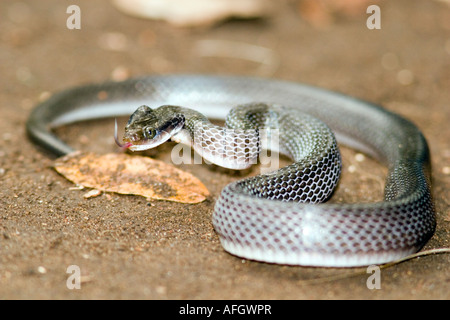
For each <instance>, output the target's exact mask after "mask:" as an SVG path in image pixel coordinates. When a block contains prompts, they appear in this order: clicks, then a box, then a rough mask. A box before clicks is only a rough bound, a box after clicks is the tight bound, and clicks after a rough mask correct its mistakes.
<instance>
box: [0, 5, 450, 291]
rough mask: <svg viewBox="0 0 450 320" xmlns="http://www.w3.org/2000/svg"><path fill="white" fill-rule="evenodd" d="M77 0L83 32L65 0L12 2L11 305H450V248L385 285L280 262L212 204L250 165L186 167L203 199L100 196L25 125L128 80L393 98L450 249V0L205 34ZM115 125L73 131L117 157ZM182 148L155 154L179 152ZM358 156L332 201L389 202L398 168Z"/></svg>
mask: <svg viewBox="0 0 450 320" xmlns="http://www.w3.org/2000/svg"><path fill="white" fill-rule="evenodd" d="M374 2H376V3H378V1H374ZM71 4H77V5H79V6H80V8H81V12H82V22H81V27H82V28H81V30H69V29H67V28H66V19H67V18H68V14H66V8H67V6H68V4H67V3H66V2H62V1H56V0H41V1H31V0H29V1H21V2H18V1H12V0H2V1H1V2H0V39H1V41H0V61H1V64H0V70H1V71H0V114H1V117H0V128H1V130H0V204H1V207H0V299H18V298H25V299H49V298H50V299H93V298H101V299H131V298H146V299H412V298H419V299H449V298H450V293H449V292H450V290H449V289H450V270H449V262H450V255H448V254H440V255H432V256H427V257H422V258H418V259H414V260H410V261H408V262H404V263H402V264H399V265H396V266H393V267H390V268H387V269H382V270H381V289H379V290H369V289H368V288H367V286H366V281H367V279H368V277H369V274H367V273H366V269H365V268H358V269H333V268H331V269H326V268H305V267H289V266H279V265H271V264H265V263H258V262H253V261H246V260H241V259H239V258H237V257H234V256H231V255H229V254H227V253H226V252H224V251H223V249H222V248H221V246H220V243H219V240H218V237H217V235H216V233H215V232H214V230H213V228H212V225H211V212H212V209H213V205H214V202H215V199H216V198H217V196H218V194H219V192H220V190H221V188H222V187H223V186H224V185H225V184H226V183H228V182H230V181H233V180H235V179H238V178H240V177H241V176H242V175H243V174H239V173H229V172H226V171H223V170H219V169H217V168H215V167H211V166H206V165H204V166H200V165H191V166H188V165H186V166H183V167H182V168H183V169H185V170H187V171H189V172H192V173H193V174H195V175H196V176H197V177H198V178H200V179H201V180H202V181H203V182H204V183H205V184H206V185H207V186H208V188H209V190H210V191H211V196H210V197H209V198H208V199H207V200H206V201H205V202H203V203H201V204H197V205H186V204H176V203H170V202H164V201H147V200H145V199H144V198H141V197H136V196H121V195H115V194H104V195H101V196H99V197H97V198H93V199H88V200H86V199H84V198H83V194H84V193H85V192H86V190H82V191H80V190H74V189H73V187H74V186H73V185H72V184H71V183H70V182H68V181H67V180H65V179H64V178H63V177H61V176H60V175H58V174H57V173H56V172H55V171H54V170H53V169H52V168H51V166H52V163H53V161H54V158H53V157H52V156H51V155H49V154H46V153H44V152H42V150H40V149H38V148H36V147H35V146H34V145H32V144H31V143H30V142H29V141H28V140H27V138H26V135H25V130H24V124H25V121H26V118H27V116H28V114H29V112H30V110H31V109H32V107H33V106H34V105H35V104H36V103H37V102H38V101H39V100H40V99H42V98H44V97H46V96H48V95H49V93H52V92H56V91H58V90H61V89H64V88H68V87H71V86H75V85H79V84H84V83H89V82H98V81H103V80H106V79H111V78H116V79H117V78H121V77H124V76H138V75H144V74H166V73H210V74H244V75H253V76H265V77H271V78H280V79H286V80H293V81H298V82H304V83H308V84H311V85H316V86H320V87H324V88H328V89H332V90H335V91H339V92H342V93H346V94H349V95H353V96H356V97H359V98H363V99H366V100H369V101H373V102H375V103H379V104H382V105H383V106H384V107H386V108H387V109H390V110H393V111H396V112H398V113H400V114H402V115H403V116H405V117H407V118H409V119H410V120H412V121H413V122H415V123H416V124H417V125H418V126H419V127H420V129H421V130H422V131H423V132H424V134H425V136H426V138H427V140H428V142H429V145H430V148H431V153H432V164H433V182H434V185H433V195H434V198H435V202H436V209H437V223H438V224H437V230H436V233H435V235H434V236H433V238H432V239H431V240H430V241H429V242H428V243H427V245H426V247H425V249H431V248H440V247H450V235H449V233H450V209H449V203H450V194H449V192H450V191H449V190H450V189H449V186H450V145H449V141H450V130H449V127H448V125H449V120H450V108H449V101H450V90H449V88H450V7H449V6H448V5H447V4H445V3H443V2H439V1H431V0H430V1H425V0H422V1H419V0H402V1H384V2H381V4H380V7H381V17H382V25H381V29H380V30H369V29H368V28H367V27H366V19H367V17H368V15H367V14H366V13H365V9H363V10H362V11H361V12H360V13H357V14H355V15H354V16H352V17H345V16H342V15H338V16H336V19H335V20H334V22H333V23H331V24H329V25H322V26H321V27H314V26H312V25H311V24H309V23H307V22H305V21H304V20H302V19H301V17H300V15H299V11H298V6H297V3H296V2H295V1H279V5H278V6H276V7H275V8H274V10H273V12H272V14H271V16H270V18H268V19H258V20H252V21H227V22H225V23H220V24H218V25H216V26H214V27H210V28H196V29H183V28H176V27H173V26H170V25H169V24H167V23H164V22H158V21H147V20H144V19H136V18H132V17H129V16H126V15H123V14H122V13H120V12H118V11H117V10H116V9H114V8H113V7H112V6H111V5H110V3H109V2H107V1H87V0H84V1H76V0H74V1H72V2H71ZM202 40H222V41H235V42H239V43H242V42H243V43H248V44H253V45H257V46H262V47H266V48H269V49H270V50H271V52H272V54H273V56H272V60H269V62H268V63H267V65H261V64H260V63H257V62H252V61H246V60H243V59H236V58H226V57H225V58H224V57H217V56H216V57H205V56H204V53H205V52H204V51H202V50H203V49H201V46H199V44H201V41H202ZM227 45H228V46H238V45H237V44H236V43H234V44H233V43H228V44H227ZM236 48H238V47H236ZM277 61H278V63H277ZM122 121H124V119H122ZM112 130H113V122H112V120H107V121H106V120H105V121H94V122H89V123H81V124H77V125H71V126H69V127H66V128H63V129H60V130H59V131H58V132H59V134H60V135H61V136H62V137H63V138H64V140H66V141H67V142H68V143H70V144H71V145H73V146H75V147H77V148H79V149H83V150H91V151H97V152H102V153H103V152H114V151H117V149H116V148H115V146H114V142H113V140H112ZM105 133H107V134H105ZM170 150H171V146H170V145H169V146H164V147H162V148H160V149H158V150H156V151H152V152H150V153H149V154H150V155H151V156H154V157H155V158H158V159H163V160H165V161H170ZM343 154H344V166H345V169H344V173H343V178H342V181H341V183H340V185H339V188H338V190H337V191H336V193H335V195H334V198H333V201H335V202H356V201H366V202H370V201H377V200H381V199H382V187H383V180H384V176H385V174H386V170H385V168H384V167H383V166H382V165H380V164H379V163H377V162H376V161H373V160H371V159H369V158H365V159H360V157H358V156H356V154H355V152H353V151H351V150H347V149H344V150H343ZM358 160H362V161H358ZM349 168H351V169H349ZM254 170H257V168H256V169H254ZM246 174H248V173H246ZM71 265H77V266H79V268H80V270H81V275H82V278H81V280H82V283H81V289H79V290H70V289H68V288H67V286H66V280H67V279H68V276H69V274H68V273H66V271H67V268H68V267H69V266H71Z"/></svg>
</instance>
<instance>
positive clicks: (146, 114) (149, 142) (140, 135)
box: [115, 105, 185, 151]
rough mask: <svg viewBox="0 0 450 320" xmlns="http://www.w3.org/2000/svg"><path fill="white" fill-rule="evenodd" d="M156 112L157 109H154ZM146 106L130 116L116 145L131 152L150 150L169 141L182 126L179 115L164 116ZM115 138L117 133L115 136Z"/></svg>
mask: <svg viewBox="0 0 450 320" xmlns="http://www.w3.org/2000/svg"><path fill="white" fill-rule="evenodd" d="M156 110H158V109H156ZM156 110H153V109H151V108H150V107H148V106H145V105H143V106H140V107H139V108H137V109H136V111H135V112H134V113H133V114H132V115H131V116H130V119H129V120H128V123H127V125H126V127H125V133H124V135H123V141H124V142H125V144H123V145H122V144H120V143H119V142H118V141H117V138H116V143H117V144H118V145H119V146H120V147H122V148H126V149H130V150H131V151H143V150H147V149H152V148H155V147H157V146H159V145H160V144H162V143H164V142H166V141H167V140H169V139H170V138H171V137H172V136H173V135H175V134H176V133H178V132H179V131H180V130H181V128H182V127H183V126H184V120H185V119H184V116H183V115H179V114H171V115H170V116H169V115H164V114H162V113H161V112H156ZM115 135H116V136H117V133H116V134H115Z"/></svg>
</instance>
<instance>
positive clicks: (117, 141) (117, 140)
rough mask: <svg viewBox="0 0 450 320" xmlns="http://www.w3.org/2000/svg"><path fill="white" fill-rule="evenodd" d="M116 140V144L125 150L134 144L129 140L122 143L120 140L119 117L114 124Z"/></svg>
mask: <svg viewBox="0 0 450 320" xmlns="http://www.w3.org/2000/svg"><path fill="white" fill-rule="evenodd" d="M114 141H116V144H117V145H118V146H119V147H120V148H122V149H123V150H125V149H128V148H129V147H131V146H132V145H133V144H132V143H131V142H127V143H125V144H122V143H121V142H120V141H119V138H118V137H117V119H115V124H114Z"/></svg>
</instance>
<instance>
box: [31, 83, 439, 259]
mask: <svg viewBox="0 0 450 320" xmlns="http://www.w3.org/2000/svg"><path fill="white" fill-rule="evenodd" d="M255 101H262V102H264V103H255ZM144 104H145V105H152V106H154V105H166V106H165V107H161V108H159V109H155V110H151V109H149V108H147V107H141V108H139V109H140V110H138V111H136V112H134V111H135V109H136V107H137V106H138V105H144ZM236 105H239V107H237V108H234V109H232V107H233V106H236ZM178 106H183V107H178ZM184 107H187V108H189V109H185V108H184ZM191 109H194V111H192V110H191ZM230 110H231V111H230ZM133 112H134V113H133ZM131 113H133V116H132V117H131V118H130V121H129V124H128V126H127V131H126V133H125V141H128V142H127V146H128V147H130V149H135V150H141V149H145V148H147V147H150V146H153V145H157V144H160V143H162V142H164V141H166V140H168V139H169V138H170V139H173V140H175V141H180V142H183V143H187V144H190V145H192V146H193V147H194V148H195V149H196V150H197V151H199V152H201V150H203V152H201V153H202V155H203V156H204V157H205V158H207V159H208V160H210V161H213V162H214V161H216V162H218V164H219V165H222V166H225V167H232V168H236V167H239V168H244V167H247V166H248V165H250V164H251V163H253V162H254V160H255V158H256V157H257V155H258V153H259V151H260V150H261V148H264V147H266V146H265V145H264V144H265V143H266V142H265V141H268V140H270V139H265V140H264V141H263V139H262V138H261V137H262V136H264V135H265V134H267V133H268V134H269V136H270V135H271V132H277V133H278V140H279V144H278V145H276V146H275V147H274V148H275V150H276V151H279V152H281V153H283V154H286V155H288V156H290V157H291V158H293V160H294V163H293V164H292V165H289V166H287V167H285V168H281V169H280V170H277V171H275V172H271V173H267V174H263V175H259V176H256V177H252V178H248V179H245V180H242V181H237V182H234V183H231V184H230V185H228V186H226V187H225V188H224V189H223V190H222V192H221V195H220V197H219V199H218V200H217V202H216V204H215V209H214V213H213V225H214V227H215V229H216V231H217V233H218V234H219V237H220V241H221V243H222V245H223V247H224V248H225V250H226V251H228V252H230V253H232V254H235V255H237V256H240V257H245V258H248V259H254V260H258V261H265V262H270V263H280V264H293V265H312V266H360V265H370V264H379V263H385V262H389V261H392V260H395V259H397V258H401V257H403V256H406V255H408V254H410V253H413V252H415V251H417V250H419V249H420V248H421V247H422V246H423V245H424V244H425V242H426V241H427V240H428V239H429V238H430V237H431V236H432V234H433V232H434V229H435V213H434V206H433V202H432V199H431V195H430V168H429V151H428V146H427V143H426V141H425V139H424V137H423V135H422V134H421V132H420V131H419V130H418V129H417V127H416V126H414V125H413V124H412V123H411V122H409V121H407V120H405V119H403V118H401V117H400V116H398V115H396V114H393V113H391V112H389V111H386V110H384V109H382V108H380V107H378V106H376V105H373V104H370V103H367V102H364V101H360V100H357V99H354V98H351V97H348V96H344V95H340V94H337V93H333V92H330V91H326V90H322V89H318V88H314V87H309V86H305V85H300V84H296V83H291V82H284V81H276V80H264V79H256V78H246V77H232V76H228V77H220V76H195V75H176V76H153V77H152V76H151V77H145V78H140V79H132V80H127V81H124V82H110V83H104V84H98V85H89V86H84V87H79V88H74V89H70V90H67V91H63V92H61V93H58V94H56V95H54V96H52V97H51V98H50V99H49V100H47V101H45V102H43V103H41V104H40V105H39V106H37V107H36V108H35V109H34V110H33V112H32V113H31V115H30V117H29V119H28V122H27V132H28V134H29V136H30V137H31V139H33V140H34V141H35V142H37V143H39V144H40V145H42V146H44V147H45V148H47V149H48V150H50V151H52V152H54V153H55V154H58V155H63V154H66V153H69V152H71V151H73V150H72V149H71V148H70V147H69V146H67V145H66V144H65V143H63V142H62V141H60V140H59V139H58V138H57V137H56V136H55V135H54V134H53V133H52V132H51V128H52V127H56V126H60V125H63V124H66V123H70V122H75V121H80V120H87V119H95V118H101V117H110V116H119V115H128V114H131ZM228 113H230V114H229V116H228V119H227V125H228V126H229V128H220V127H217V126H214V125H211V124H210V123H209V121H208V120H207V117H209V118H220V119H224V118H225V115H226V114H228ZM304 113H306V115H305V114H304ZM164 117H166V120H165V121H163V120H162V118H164ZM316 118H317V119H320V120H317V119H316ZM142 120H143V121H142ZM149 121H150V122H151V121H154V122H155V123H158V125H157V126H156V127H155V126H149V125H148V123H149ZM323 123H326V124H327V125H328V126H329V127H330V128H331V130H332V131H333V132H334V134H335V135H336V139H337V141H338V142H340V143H343V144H345V145H348V146H350V147H353V148H355V149H358V150H360V151H363V152H365V153H368V154H369V155H371V156H373V157H375V158H377V159H379V160H380V161H382V162H383V163H385V164H386V165H387V167H388V176H387V180H386V185H385V200H384V201H383V202H377V203H371V204H327V203H315V202H321V201H323V200H326V199H327V198H328V197H329V196H330V194H331V193H332V190H333V188H334V186H335V185H336V183H337V181H338V177H339V172H340V165H341V164H340V156H339V151H338V149H337V147H336V141H335V138H334V135H333V134H332V132H331V131H330V129H328V126H326V125H324V124H323ZM136 128H146V129H148V131H145V130H144V131H143V132H144V133H143V136H139V132H140V131H139V130H140V129H139V130H137V129H136ZM262 128H267V130H262ZM142 139H144V140H145V141H144V142H142V141H141V140H142ZM155 141H156V142H155ZM153 142H155V143H153ZM152 143H153V145H152ZM205 150H206V152H205ZM143 174H145V173H143ZM304 202H308V203H304Z"/></svg>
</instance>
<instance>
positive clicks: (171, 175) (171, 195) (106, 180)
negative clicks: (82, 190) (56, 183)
mask: <svg viewBox="0 0 450 320" xmlns="http://www.w3.org/2000/svg"><path fill="white" fill-rule="evenodd" d="M55 169H56V171H58V172H59V173H60V174H61V175H63V176H64V177H66V178H67V179H69V180H70V181H72V182H74V183H76V184H79V185H82V186H85V187H89V188H95V189H97V190H101V191H106V192H116V193H121V194H134V195H141V196H144V197H147V198H150V199H157V200H168V201H175V202H183V203H198V202H202V201H203V200H205V199H206V197H207V196H208V195H209V191H208V189H207V188H206V187H205V186H204V185H203V183H201V181H200V180H198V179H197V178H196V177H194V176H193V175H191V174H190V173H187V172H184V171H182V170H179V169H177V168H175V167H174V166H172V165H169V164H167V163H164V162H161V161H157V160H154V159H151V158H148V157H142V156H130V155H127V154H117V153H108V154H103V155H100V154H95V153H82V152H74V153H72V154H69V155H67V156H65V157H62V158H59V159H58V160H57V161H56V163H55Z"/></svg>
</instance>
